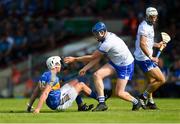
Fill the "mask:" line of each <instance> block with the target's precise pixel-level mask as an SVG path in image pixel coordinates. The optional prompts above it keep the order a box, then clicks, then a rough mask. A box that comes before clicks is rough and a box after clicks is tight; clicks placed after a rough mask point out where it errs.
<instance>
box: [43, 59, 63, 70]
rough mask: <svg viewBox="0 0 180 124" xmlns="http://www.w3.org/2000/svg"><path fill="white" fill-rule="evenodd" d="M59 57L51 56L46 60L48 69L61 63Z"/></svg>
mask: <svg viewBox="0 0 180 124" xmlns="http://www.w3.org/2000/svg"><path fill="white" fill-rule="evenodd" d="M60 61H61V58H60V57H59V56H51V57H49V58H48V59H47V60H46V65H47V67H48V69H53V68H55V67H57V66H59V65H61V62H60Z"/></svg>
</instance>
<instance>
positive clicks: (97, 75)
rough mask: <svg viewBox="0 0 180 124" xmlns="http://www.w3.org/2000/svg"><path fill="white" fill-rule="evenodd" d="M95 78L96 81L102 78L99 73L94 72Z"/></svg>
mask: <svg viewBox="0 0 180 124" xmlns="http://www.w3.org/2000/svg"><path fill="white" fill-rule="evenodd" d="M93 77H94V78H95V79H97V78H101V76H100V74H99V73H98V72H94V74H93Z"/></svg>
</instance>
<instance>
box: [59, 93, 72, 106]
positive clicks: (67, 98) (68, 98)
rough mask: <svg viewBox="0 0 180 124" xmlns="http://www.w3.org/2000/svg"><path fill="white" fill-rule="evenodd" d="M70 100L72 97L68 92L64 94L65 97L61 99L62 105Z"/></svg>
mask: <svg viewBox="0 0 180 124" xmlns="http://www.w3.org/2000/svg"><path fill="white" fill-rule="evenodd" d="M68 100H70V97H69V95H68V94H65V96H64V94H63V98H62V99H61V102H60V105H63V104H64V103H65V102H67V101H68Z"/></svg>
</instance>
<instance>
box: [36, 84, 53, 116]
mask: <svg viewBox="0 0 180 124" xmlns="http://www.w3.org/2000/svg"><path fill="white" fill-rule="evenodd" d="M51 89H52V88H51V86H50V85H46V86H45V88H44V90H43V91H42V94H41V96H40V98H39V102H38V105H37V107H36V108H35V110H34V113H39V111H40V109H41V108H42V105H43V103H44V102H45V101H46V99H47V97H48V94H49V92H50V91H51Z"/></svg>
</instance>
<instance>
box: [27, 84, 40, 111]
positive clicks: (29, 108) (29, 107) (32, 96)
mask: <svg viewBox="0 0 180 124" xmlns="http://www.w3.org/2000/svg"><path fill="white" fill-rule="evenodd" d="M39 92H40V89H39V86H38V85H37V86H36V88H35V89H34V91H33V94H32V95H31V98H30V101H29V103H28V104H27V112H31V111H32V106H33V103H34V101H35V100H36V98H37V97H38V94H39Z"/></svg>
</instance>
